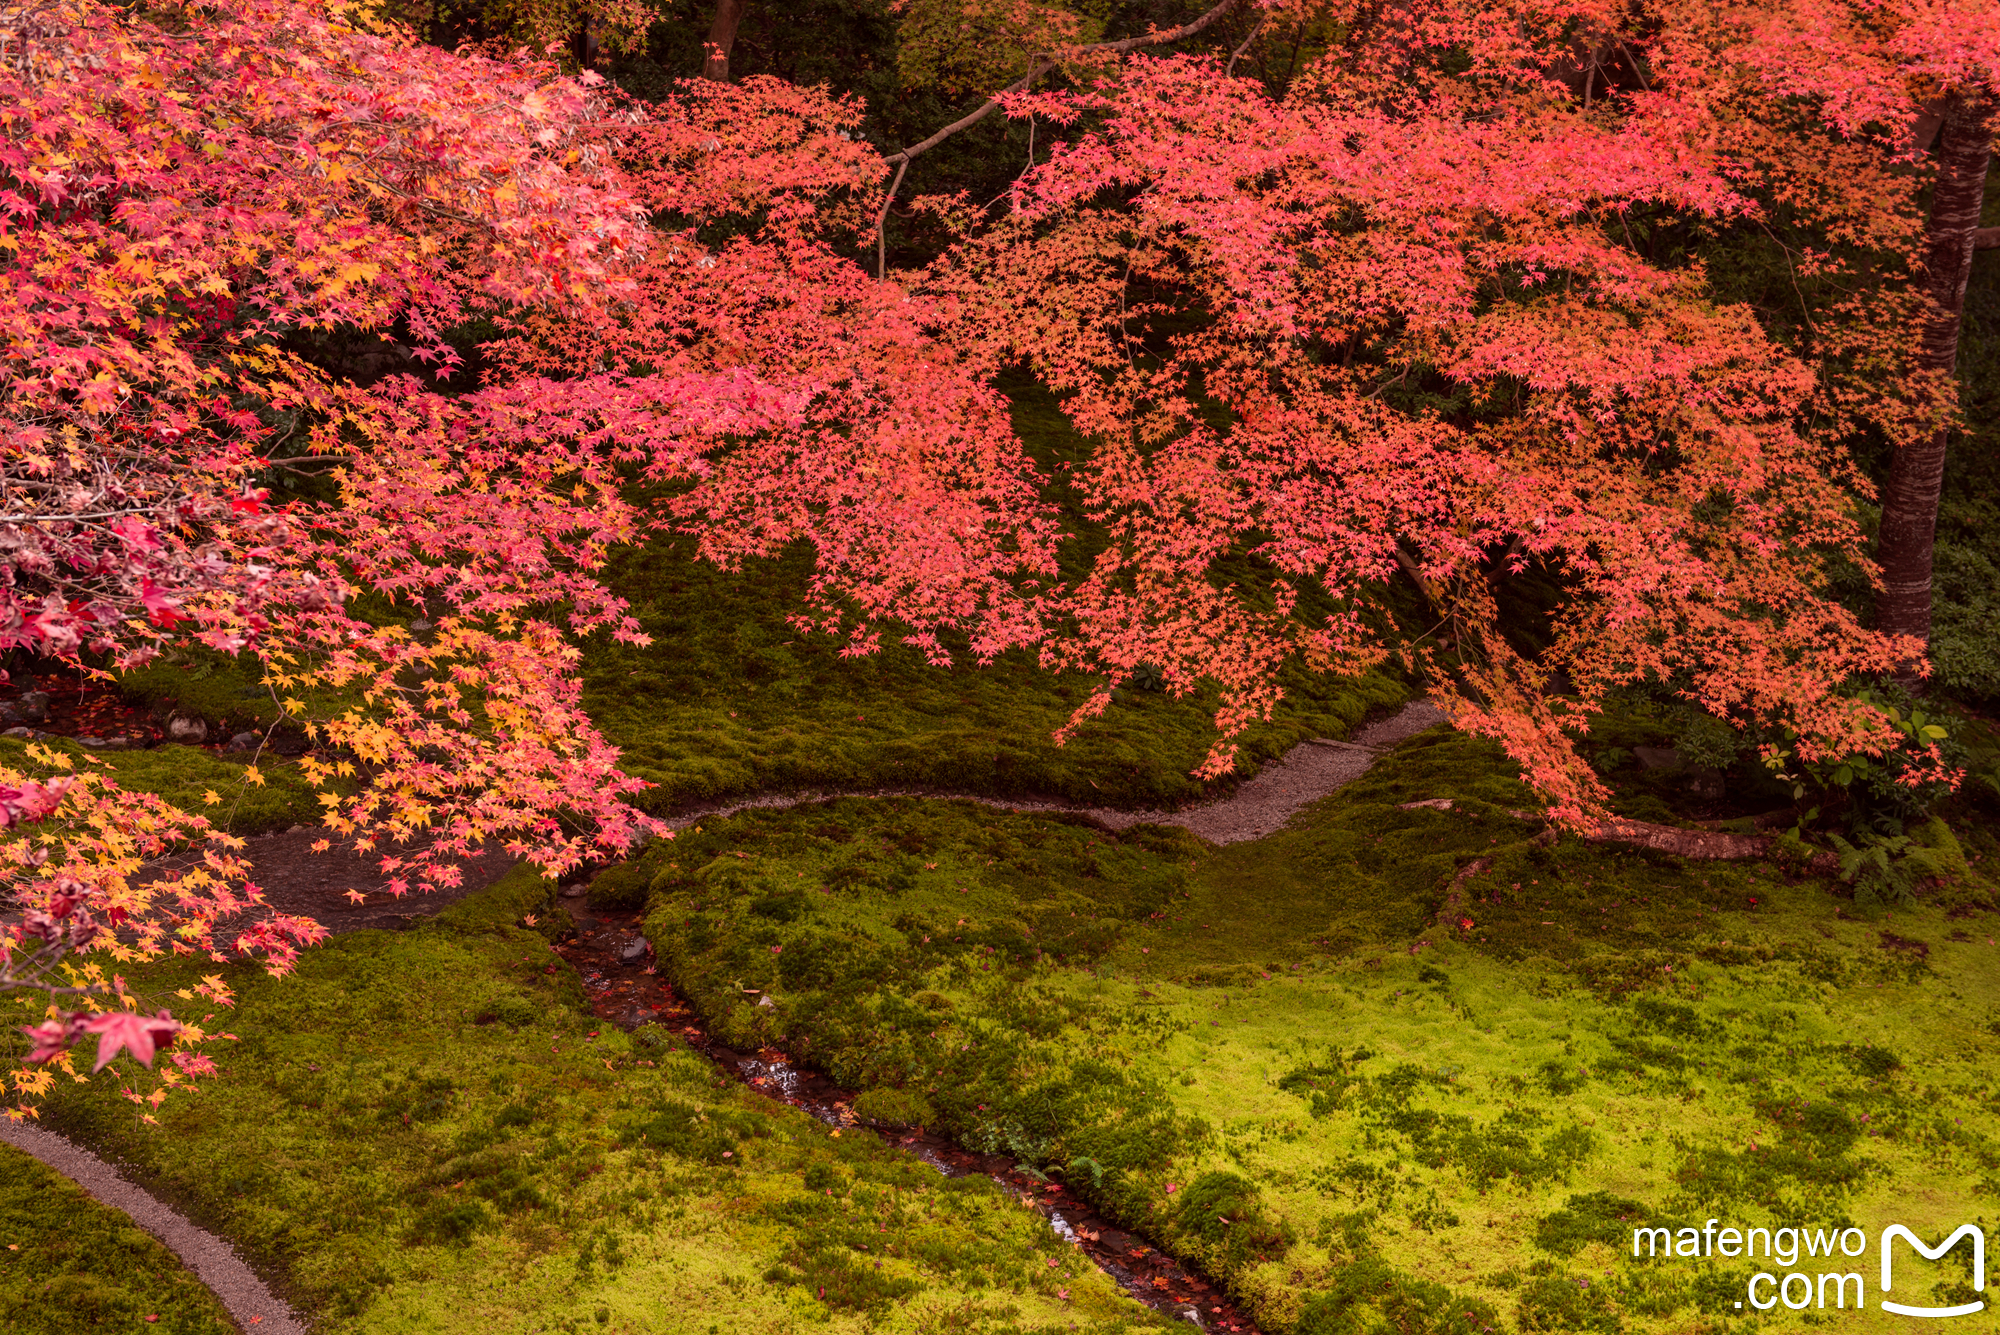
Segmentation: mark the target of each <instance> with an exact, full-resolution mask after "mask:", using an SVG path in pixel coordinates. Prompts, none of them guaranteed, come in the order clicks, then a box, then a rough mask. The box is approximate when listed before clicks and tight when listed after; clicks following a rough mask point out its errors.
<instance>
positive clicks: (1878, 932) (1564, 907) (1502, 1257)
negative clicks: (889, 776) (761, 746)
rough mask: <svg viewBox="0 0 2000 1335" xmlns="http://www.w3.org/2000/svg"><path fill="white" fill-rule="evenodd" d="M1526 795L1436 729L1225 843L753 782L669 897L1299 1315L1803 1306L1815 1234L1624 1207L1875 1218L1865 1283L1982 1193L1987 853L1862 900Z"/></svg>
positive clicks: (1915, 1275) (720, 979)
mask: <svg viewBox="0 0 2000 1335" xmlns="http://www.w3.org/2000/svg"><path fill="white" fill-rule="evenodd" d="M1436 797H1451V798H1453V799H1454V802H1455V807H1454V809H1453V810H1451V811H1448V812H1441V811H1437V810H1433V809H1417V810H1403V809H1401V804H1402V803H1406V802H1411V801H1416V800H1421V799H1428V798H1436ZM1525 801H1526V793H1525V791H1524V790H1523V789H1522V788H1521V787H1520V785H1519V784H1518V782H1517V780H1516V779H1515V777H1514V776H1513V773H1512V770H1511V767H1510V766H1509V765H1507V764H1506V763H1505V762H1504V760H1503V759H1502V758H1501V757H1500V756H1499V755H1498V753H1497V751H1496V750H1495V749H1494V748H1492V747H1491V746H1490V745H1487V744H1485V743H1481V742H1477V741H1474V740H1472V739H1468V738H1465V737H1462V736H1456V735H1452V734H1448V733H1443V732H1435V733H1431V734H1426V735H1425V736H1422V737H1419V738H1416V739H1413V740H1412V741H1411V742H1410V743H1408V744H1406V745H1405V746H1404V747H1403V748H1401V749H1400V750H1398V751H1397V752H1396V753H1394V754H1393V755H1391V756H1390V757H1388V758H1386V759H1385V760H1383V761H1382V762H1381V763H1379V764H1378V766H1377V767H1376V768H1375V769H1374V770H1372V771H1371V772H1370V773H1369V774H1368V775H1367V776H1366V777H1365V778H1363V779H1362V780H1360V781H1357V782H1356V783H1354V784H1352V785H1350V786H1349V787H1348V788H1346V789H1345V790H1343V791H1342V792H1341V793H1340V794H1338V795H1337V796H1335V797H1333V798H1331V799H1328V800H1327V801H1325V802H1322V803H1320V804H1318V805H1317V806H1316V807H1314V808H1311V809H1309V811H1308V812H1307V813H1305V814H1304V815H1303V816H1302V818H1301V819H1300V820H1298V821H1296V822H1295V823H1294V825H1293V826H1292V828H1291V829H1289V830H1287V831H1285V832H1282V833H1280V834H1279V835H1277V836H1274V837H1272V838H1270V839H1265V840H1260V841H1257V842H1255V843H1251V844H1243V845H1236V846H1232V847H1230V848H1226V849H1220V850H1217V849H1212V848H1208V847H1206V846H1204V845H1201V844H1200V843H1199V842H1198V841H1196V840H1194V839H1192V838H1191V837H1189V836H1186V835H1184V834H1182V833H1180V832H1178V831H1168V830H1160V829H1144V828H1141V829H1138V830H1134V831H1131V832H1128V833H1126V834H1125V835H1122V836H1120V835H1111V834H1106V833H1104V832H1102V831H1099V830H1095V829H1093V828H1091V827H1089V826H1087V825H1083V824H1080V823H1073V822H1066V821H1061V820H1051V819H1049V818H1047V817H1043V816H1033V815H1014V814H1011V813H1006V812H998V811H993V810H990V809H982V808H978V807H975V806H972V805H970V804H963V803H939V802H907V803H883V802H878V803H863V802H858V801H844V802H836V803H828V804H824V805H822V806H819V807H815V808H810V809H796V810H793V811H788V812H783V813H770V812H759V813H746V814H744V815H742V816H739V817H735V818H732V819H731V820H729V821H726V822H713V823H710V824H709V825H708V826H707V827H705V828H703V829H702V830H699V831H696V832H688V833H684V834H683V835H682V836H681V837H680V838H679V839H677V840H676V841H674V842H673V843H672V844H670V845H665V846H661V847H659V848H656V849H655V850H653V851H652V852H651V853H650V854H649V855H648V858H647V859H646V860H645V862H644V863H643V864H642V869H643V871H645V872H648V873H650V874H651V879H652V885H653V896H652V907H651V910H650V914H649V920H648V921H649V934H650V935H651V936H652V939H653V940H654V941H655V943H656V944H657V945H658V946H659V948H660V950H661V952H662V955H663V958H664V960H665V961H666V967H667V968H669V969H670V970H671V971H672V973H673V974H674V976H675V977H676V979H677V980H679V981H682V982H683V983H684V984H685V986H686V987H687V989H688V991H689V993H690V995H691V996H692V997H693V998H694V999H695V1000H696V1002H697V1004H699V1005H700V1006H701V1007H702V1008H703V1010H704V1011H705V1013H707V1014H708V1015H710V1016H711V1017H712V1018H713V1020H714V1022H715V1023H716V1024H717V1026H718V1027H719V1028H721V1029H722V1030H723V1031H724V1032H726V1033H729V1034H732V1035H734V1036H735V1037H736V1038H737V1040H738V1041H745V1042H747V1041H757V1040H770V1041H778V1042H782V1043H786V1044H789V1045H791V1047H792V1048H793V1049H794V1050H796V1051H800V1052H803V1053H806V1054H807V1055H809V1056H810V1057H811V1058H812V1059H813V1060H816V1061H817V1062H818V1063H819V1064H821V1065H822V1066H824V1067H825V1068H827V1069H828V1070H829V1071H830V1072H831V1073H832V1074H834V1075H835V1076H836V1077H837V1078H839V1079H841V1080H843V1081H845V1082H848V1083H850V1084H852V1085H855V1086H858V1087H861V1088H863V1089H865V1090H866V1091H867V1093H866V1094H865V1095H864V1099H863V1101H862V1102H861V1103H858V1104H857V1107H858V1108H862V1109H863V1110H866V1109H867V1108H868V1107H870V1106H875V1107H878V1108H881V1109H883V1110H884V1112H885V1113H886V1114H887V1115H889V1116H892V1117H894V1118H897V1119H901V1120H922V1121H925V1122H927V1123H928V1124H931V1125H934V1126H937V1127H940V1128H943V1129H946V1130H948V1131H950V1132H951V1133H953V1134H955V1135H956V1136H958V1137H959V1138H960V1139H961V1140H963V1141H964V1142H966V1143H968V1144H970V1145H972V1146H974V1147H975V1148H981V1149H988V1150H1003V1151H1006V1152H1009V1153H1012V1154H1014V1155H1016V1156H1018V1157H1019V1158H1021V1159H1023V1160H1024V1161H1026V1162H1029V1163H1031V1164H1034V1165H1037V1166H1039V1167H1040V1168H1041V1169H1042V1170H1043V1171H1045V1172H1047V1173H1049V1174H1051V1175H1053V1176H1059V1177H1061V1178H1063V1179H1064V1180H1066V1181H1067V1182H1069V1183H1070V1184H1072V1185H1073V1186H1074V1187H1075V1188H1076V1189H1078V1190H1079V1191H1081V1192H1082V1193H1083V1194H1085V1195H1086V1196H1089V1197H1092V1198H1094V1199H1095V1200H1096V1201H1098V1202H1099V1203H1100V1204H1101V1205H1102V1206H1103V1207H1104V1208H1105V1209H1106V1210H1107V1211H1108V1212H1109V1213H1111V1214H1112V1215H1113V1216H1114V1217H1117V1218H1120V1219H1122V1220H1123V1221H1125V1222H1127V1223H1128V1224H1131V1225H1135V1226H1138V1227H1141V1228H1143V1229H1145V1230H1146V1231H1147V1233H1148V1234H1149V1235H1150V1236H1152V1237H1154V1238H1157V1239H1159V1240H1161V1241H1163V1242H1165V1243H1167V1244H1169V1245H1170V1246H1172V1247H1173V1248H1174V1249H1176V1250H1177V1251H1180V1252H1181V1253H1183V1254H1185V1255H1187V1256H1189V1257H1190V1258H1192V1259H1194V1260H1196V1261H1198V1262H1200V1263H1201V1264H1202V1265H1204V1266H1205V1267H1207V1268H1208V1269H1209V1270H1211V1271H1212V1272H1213V1273H1215V1274H1217V1275H1218V1276H1220V1277H1223V1278H1225V1279H1226V1280H1227V1281H1228V1282H1229V1283H1230V1284H1231V1286H1232V1287H1233V1288H1234V1289H1235V1290H1236V1291H1237V1292H1238V1293H1239V1295H1241V1296H1242V1297H1243V1298H1245V1299H1246V1300H1247V1301H1248V1302H1249V1303H1250V1305H1251V1306H1252V1308H1253V1310H1254V1311H1255V1312H1256V1314H1257V1316H1258V1318H1259V1320H1260V1321H1262V1322H1263V1323H1265V1324H1266V1325H1267V1326H1268V1327H1269V1328H1271V1329H1273V1330H1279V1331H1293V1332H1299V1333H1300V1335H1334V1333H1336V1332H1342V1333H1344V1332H1355V1335H1362V1333H1363V1332H1372V1331H1375V1330H1377V1329H1381V1328H1388V1329H1394V1330H1399V1331H1412V1332H1415V1331H1438V1332H1444V1331H1460V1332H1465V1333H1466V1335H1472V1332H1477V1331H1480V1330H1482V1329H1484V1328H1489V1327H1490V1328H1494V1329H1513V1330H1520V1331H1524V1332H1525V1331H1577V1330H1594V1331H1605V1332H1611V1331H1619V1330H1630V1331H1659V1332H1666V1331H1679V1330H1693V1329H1714V1330H1720V1329H1724V1328H1726V1327H1731V1326H1735V1325H1737V1324H1739V1323H1746V1322H1749V1323H1752V1324H1755V1323H1757V1322H1762V1323H1765V1324H1773V1323H1775V1324H1779V1325H1784V1324H1788V1323H1791V1324H1795V1323H1796V1322H1797V1321H1799V1320H1801V1319H1802V1318H1800V1317H1799V1316H1797V1315H1795V1314H1790V1313H1787V1312H1786V1311H1785V1309H1783V1308H1779V1309H1777V1310H1776V1312H1775V1313H1774V1314H1769V1315H1761V1316H1760V1314H1758V1313H1756V1312H1755V1311H1753V1310H1752V1309H1750V1308H1749V1307H1748V1306H1747V1305H1746V1307H1745V1308H1744V1309H1742V1310H1740V1311H1739V1310H1738V1309H1737V1308H1735V1307H1734V1306H1733V1304H1735V1303H1736V1302H1738V1301H1742V1300H1743V1299H1744V1298H1745V1296H1746V1294H1745V1283H1746V1281H1747V1280H1748V1278H1749V1276H1750V1275H1751V1274H1752V1273H1753V1271H1754V1270H1755V1269H1769V1270H1772V1271H1774V1272H1775V1273H1777V1274H1779V1275H1780V1276H1782V1275H1783V1274H1784V1273H1788V1272H1789V1271H1790V1270H1794V1269H1795V1270H1798V1271H1800V1272H1801V1273H1809V1274H1813V1275H1816V1274H1817V1273H1818V1272H1819V1271H1820V1270H1822V1269H1828V1268H1829V1267H1828V1266H1826V1265H1825V1264H1823V1263H1820V1262H1814V1261H1812V1260H1810V1259H1799V1260H1797V1261H1796V1262H1795V1264H1793V1265H1791V1266H1786V1265H1782V1264H1780V1262H1779V1261H1778V1260H1777V1259H1772V1260H1768V1261H1765V1260H1761V1258H1760V1264H1758V1265H1756V1266H1754V1267H1753V1266H1752V1265H1751V1264H1750V1263H1749V1262H1747V1261H1745V1260H1744V1259H1742V1258H1741V1257H1738V1258H1735V1259H1733V1260H1732V1259H1728V1258H1724V1257H1720V1256H1709V1257H1703V1258H1694V1257H1679V1258H1674V1259H1664V1258H1663V1259H1660V1260H1658V1261H1648V1260H1643V1259H1641V1260H1634V1259H1633V1258H1632V1257H1631V1255H1630V1247H1631V1241H1632V1239H1631V1232H1630V1230H1631V1229H1632V1228H1634V1227H1637V1226H1639V1225H1641V1224H1644V1225H1645V1226H1647V1227H1655V1226H1668V1227H1672V1228H1679V1227H1682V1226H1684V1225H1688V1224H1692V1225H1693V1226H1694V1227H1696V1228H1700V1227H1702V1226H1703V1225H1704V1224H1705V1223H1706V1222H1707V1220H1709V1219H1710V1218H1716V1219H1719V1220H1720V1221H1721V1222H1722V1224H1724V1225H1730V1224H1734V1225H1737V1226H1739V1227H1740V1226H1768V1227H1771V1228H1781V1227H1788V1226H1795V1227H1810V1228H1832V1227H1835V1226H1836V1225H1838V1226H1840V1227H1845V1226H1847V1225H1848V1224H1850V1223H1851V1224H1854V1225H1856V1226H1859V1227H1862V1228H1864V1229H1866V1230H1868V1236H1869V1239H1870V1250H1869V1252H1868V1254H1867V1255H1866V1256H1864V1257H1862V1258H1860V1259H1858V1260H1844V1261H1843V1263H1842V1264H1841V1265H1840V1266H1839V1267H1838V1269H1839V1270H1840V1271H1842V1272H1849V1273H1854V1272H1859V1273H1865V1274H1866V1275H1867V1276H1868V1277H1869V1283H1870V1285H1871V1287H1870V1289H1869V1295H1870V1298H1871V1301H1872V1300H1873V1299H1874V1298H1875V1297H1876V1296H1877V1295H1876V1293H1875V1290H1874V1289H1873V1287H1872V1285H1873V1283H1874V1275H1875V1270H1874V1269H1873V1268H1872V1267H1874V1266H1875V1265H1877V1264H1878V1261H1877V1259H1876V1253H1875V1252H1874V1251H1873V1241H1874V1239H1875V1238H1876V1237H1877V1236H1878V1234H1879V1230H1880V1229H1881V1228H1883V1227H1885V1226H1886V1225H1888V1224H1890V1223H1895V1222H1902V1223H1905V1224H1907V1225H1908V1226H1910V1227H1912V1228H1915V1229H1917V1230H1918V1231H1919V1232H1921V1233H1924V1234H1925V1236H1927V1237H1931V1238H1939V1237H1942V1236H1943V1234H1944V1233H1946V1232H1949V1230H1950V1228H1951V1227H1955V1226H1956V1224H1957V1223H1958V1222H1971V1221H1973V1220H1975V1219H1977V1218H1979V1217H1980V1216H1981V1213H1982V1210H1983V1208H1984V1205H1983V1198H1984V1197H1985V1196H1986V1195H1988V1194H1990V1193H1991V1191H1992V1190H1993V1189H1994V1188H1995V1187H1996V1186H2000V1142H1996V1140H1995V1139H1994V1132H1995V1129H1996V1123H1995V1114H1996V1112H2000V1079H1996V1077H2000V1070H1996V1068H1995V1064H1994V1063H1993V1062H1992V1060H1991V1058H1990V1052H1991V1044H1992V1034H1993V1033H1994V1032H2000V1029H1996V1028H1995V1026H2000V968H1996V967H1995V966H1996V965H2000V947H1995V946H1993V945H1992V944H1991V943H1990V940H1989V937H1988V935H1987V933H1988V932H1991V931H1992V930H1993V929H1992V927H1991V926H1987V925H1984V924H1985V922H1986V920H1985V919H1982V918H1980V917H1977V916H1973V917H1967V916H1951V915H1954V914H1956V915H1965V914H1974V915H1979V914H1986V913H1990V911H1991V909H1992V904H1993V901H1992V898H1991V894H1990V890H1991V887H1990V886H1988V885H1986V884H1985V883H1984V882H1980V881H1969V882H1968V883H1966V884H1964V885H1961V886H1959V887H1957V888H1956V889H1954V890H1951V891H1949V892H1946V893H1944V894H1941V895H1939V896H1936V897H1934V899H1933V901H1932V902H1931V903H1930V904H1928V905H1927V906H1925V907H1923V908H1921V909H1917V910H1907V911H1900V912H1898V913H1897V914H1896V915H1895V916H1894V917H1893V918H1892V919H1876V920H1863V919H1861V918H1859V917H1857V916H1855V915H1854V914H1853V913H1852V911H1851V910H1850V909H1848V908H1847V907H1846V906H1845V905H1844V904H1843V902H1842V901H1841V900H1838V899H1836V898H1833V897H1831V896H1829V895H1828V894H1827V893H1826V890H1825V888H1824V887H1823V886H1821V885H1819V884H1817V883H1805V884H1795V883H1791V882H1788V881H1785V880H1784V879H1782V878H1781V877H1779V876H1778V875H1777V874H1776V873H1774V872H1773V871H1771V870H1770V869H1768V868H1758V867H1742V866H1735V865H1720V864H1706V865H1702V864H1683V863H1680V862H1678V861H1677V860H1674V859H1671V858H1665V857H1659V856H1656V855H1652V854H1648V853H1640V852H1634V851H1625V850H1618V849H1615V848H1611V847H1608V846H1597V845H1585V844H1579V843H1576V842H1574V841H1563V842H1557V843H1554V844H1549V843H1546V842H1544V841H1541V840H1538V839H1537V838H1536V837H1535V836H1536V835H1537V833H1538V830H1537V827H1535V826H1532V825H1529V824H1527V823H1525V822H1522V821H1519V820H1516V819H1514V818H1513V817H1511V816H1509V815H1508V814H1507V813H1508V811H1509V810H1510V809H1514V808H1516V807H1518V806H1521V805H1524V804H1525ZM1475 864H1478V865H1475ZM633 879H635V877H634V876H633V875H632V874H631V873H627V874H626V875H625V877H624V880H626V881H628V882H629V881H631V880H633ZM1454 881H1456V882H1457V885H1458V890H1457V897H1456V900H1455V901H1453V900H1451V899H1449V898H1448V894H1449V893H1450V887H1452V885H1453V884H1454ZM1447 910H1448V912H1447ZM1441 918H1443V919H1444V920H1443V921H1440V919H1441ZM961 920H962V921H961ZM1467 924H1469V926H1468V925H1467ZM926 938H928V939H926ZM749 988H755V989H759V993H758V995H769V996H771V997H772V998H773V1000H774V1001H775V1005H774V1006H773V1007H760V1006H752V1005H750V1004H749V1003H750V1002H751V1001H753V1000H755V997H754V996H752V995H751V994H749V993H747V992H746V991H745V990H744V989H749ZM1783 1245H1784V1244H1783V1242H1782V1241H1781V1242H1780V1243H1779V1249H1780V1251H1782V1249H1783ZM1960 1250H1961V1251H1963V1250H1964V1249H1963V1248H1961V1249H1960ZM1898 1267H1899V1269H1898V1271H1897V1274H1898V1276H1899V1278H1898V1281H1897V1282H1898V1294H1899V1295H1900V1296H1902V1297H1903V1300H1904V1301H1906V1302H1931V1301H1939V1302H1943V1301H1946V1300H1947V1299H1946V1298H1945V1297H1939V1298H1936V1299H1933V1298H1931V1297H1930V1296H1929V1295H1930V1294H1931V1293H1933V1292H1935V1293H1937V1294H1939V1295H1951V1294H1957V1293H1960V1292H1961V1291H1962V1290H1964V1286H1965V1283H1966V1278H1967V1276H1966V1275H1965V1273H1964V1272H1965V1269H1966V1267H1965V1265H1964V1263H1963V1258H1961V1257H1959V1256H1957V1255H1956V1254H1954V1256H1952V1257H1948V1258H1947V1259H1946V1260H1945V1261H1943V1262H1940V1263H1937V1264H1935V1265H1932V1264H1929V1263H1924V1262H1922V1261H1921V1260H1919V1259H1917V1258H1914V1257H1902V1258H1899V1260H1898ZM1905 1267H1907V1268H1905ZM1951 1300H1952V1301H1958V1300H1959V1299H1951ZM1829 1301H1831V1298H1829ZM1839 1319H1841V1320H1843V1321H1847V1320H1851V1321H1854V1322H1855V1323H1856V1324H1857V1328H1859V1329H1884V1328H1886V1327H1887V1325H1888V1321H1887V1319H1886V1318H1884V1316H1883V1315H1882V1314H1881V1313H1880V1312H1879V1311H1878V1310H1877V1309H1876V1308H1875V1307H1873V1306H1872V1305H1871V1306H1870V1308H1869V1309H1868V1310H1867V1311H1866V1312H1865V1313H1855V1312H1852V1311H1849V1312H1847V1313H1846V1314H1845V1315H1844V1316H1843V1317H1841V1318H1839Z"/></svg>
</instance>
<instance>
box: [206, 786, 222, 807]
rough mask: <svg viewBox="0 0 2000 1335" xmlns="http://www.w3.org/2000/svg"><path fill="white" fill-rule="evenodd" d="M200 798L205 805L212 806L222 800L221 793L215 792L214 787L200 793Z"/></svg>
mask: <svg viewBox="0 0 2000 1335" xmlns="http://www.w3.org/2000/svg"><path fill="white" fill-rule="evenodd" d="M201 800H202V802H203V803H204V804H205V805H207V806H211V807H212V806H214V805H215V804H216V803H217V802H220V801H221V800H222V795H221V794H220V793H217V792H216V791H215V789H213V788H210V789H208V790H206V791H205V792H203V793H202V795H201Z"/></svg>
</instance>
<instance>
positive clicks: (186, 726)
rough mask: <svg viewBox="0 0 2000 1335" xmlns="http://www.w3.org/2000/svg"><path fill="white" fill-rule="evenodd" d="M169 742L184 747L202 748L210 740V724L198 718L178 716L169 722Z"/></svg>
mask: <svg viewBox="0 0 2000 1335" xmlns="http://www.w3.org/2000/svg"><path fill="white" fill-rule="evenodd" d="M167 740H168V741H170V742H179V743H180V744H181V745H182V746H200V745H201V744H202V743H203V742H205V741H207V740H208V724H207V723H206V722H204V721H203V720H201V719H198V718H182V717H181V716H180V715H178V714H176V715H175V716H174V717H173V718H171V719H169V720H167Z"/></svg>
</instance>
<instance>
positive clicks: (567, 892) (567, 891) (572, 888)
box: [562, 885, 583, 899]
mask: <svg viewBox="0 0 2000 1335" xmlns="http://www.w3.org/2000/svg"><path fill="white" fill-rule="evenodd" d="M562 897H563V898H564V899H582V898H583V887H582V886H580V885H566V886H564V887H563V888H562Z"/></svg>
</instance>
